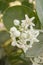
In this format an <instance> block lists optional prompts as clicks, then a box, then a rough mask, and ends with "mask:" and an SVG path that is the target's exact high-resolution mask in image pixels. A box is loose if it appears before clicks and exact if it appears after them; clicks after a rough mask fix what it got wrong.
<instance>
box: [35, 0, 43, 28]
mask: <svg viewBox="0 0 43 65" xmlns="http://www.w3.org/2000/svg"><path fill="white" fill-rule="evenodd" d="M36 10H37V14H38V17H39V19H40V22H41V24H42V29H43V0H36Z"/></svg>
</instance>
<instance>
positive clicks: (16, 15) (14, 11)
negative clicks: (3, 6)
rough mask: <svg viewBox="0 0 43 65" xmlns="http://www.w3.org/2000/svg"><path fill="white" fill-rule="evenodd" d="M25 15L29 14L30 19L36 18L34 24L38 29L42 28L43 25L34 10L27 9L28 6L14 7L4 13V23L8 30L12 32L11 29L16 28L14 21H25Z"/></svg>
mask: <svg viewBox="0 0 43 65" xmlns="http://www.w3.org/2000/svg"><path fill="white" fill-rule="evenodd" d="M25 14H27V15H28V16H29V17H33V16H35V20H34V23H35V24H37V25H38V27H37V26H36V28H37V29H40V28H41V24H40V21H39V20H38V18H37V15H36V14H35V13H34V12H33V10H31V8H29V7H26V6H13V7H10V8H8V9H7V10H6V11H5V12H4V15H3V22H4V24H5V26H6V28H7V29H8V30H10V28H11V27H12V26H14V24H13V20H14V19H18V20H23V19H25Z"/></svg>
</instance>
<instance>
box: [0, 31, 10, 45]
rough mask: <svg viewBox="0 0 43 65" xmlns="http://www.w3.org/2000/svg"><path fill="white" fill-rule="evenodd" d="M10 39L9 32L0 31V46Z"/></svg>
mask: <svg viewBox="0 0 43 65" xmlns="http://www.w3.org/2000/svg"><path fill="white" fill-rule="evenodd" d="M9 39H10V34H9V33H8V32H6V31H0V46H1V45H4V43H6V42H7V41H8V40H9Z"/></svg>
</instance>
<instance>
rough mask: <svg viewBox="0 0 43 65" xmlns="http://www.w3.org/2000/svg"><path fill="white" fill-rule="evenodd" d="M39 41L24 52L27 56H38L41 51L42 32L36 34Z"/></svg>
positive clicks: (42, 46)
mask: <svg viewBox="0 0 43 65" xmlns="http://www.w3.org/2000/svg"><path fill="white" fill-rule="evenodd" d="M38 39H39V43H34V44H33V47H32V48H30V49H29V50H28V51H27V52H26V56H27V57H36V56H40V55H42V53H43V33H42V32H41V33H40V35H39V36H38Z"/></svg>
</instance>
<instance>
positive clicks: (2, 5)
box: [0, 1, 8, 13]
mask: <svg viewBox="0 0 43 65" xmlns="http://www.w3.org/2000/svg"><path fill="white" fill-rule="evenodd" d="M6 8H8V4H7V3H5V2H2V1H0V12H1V13H3V11H4V10H5V9H6Z"/></svg>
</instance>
